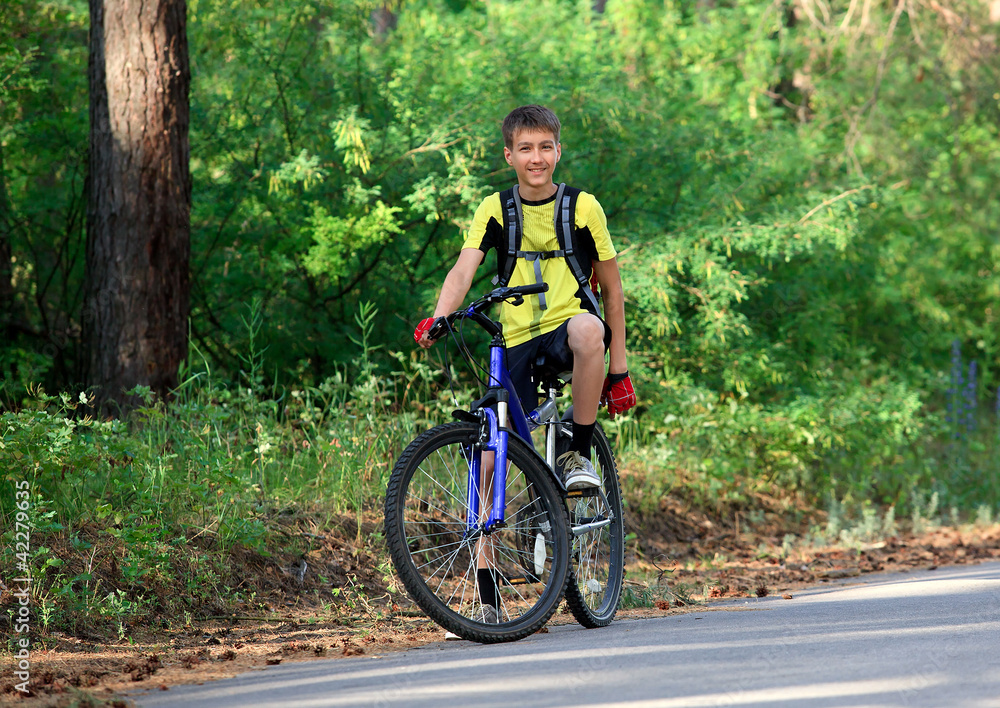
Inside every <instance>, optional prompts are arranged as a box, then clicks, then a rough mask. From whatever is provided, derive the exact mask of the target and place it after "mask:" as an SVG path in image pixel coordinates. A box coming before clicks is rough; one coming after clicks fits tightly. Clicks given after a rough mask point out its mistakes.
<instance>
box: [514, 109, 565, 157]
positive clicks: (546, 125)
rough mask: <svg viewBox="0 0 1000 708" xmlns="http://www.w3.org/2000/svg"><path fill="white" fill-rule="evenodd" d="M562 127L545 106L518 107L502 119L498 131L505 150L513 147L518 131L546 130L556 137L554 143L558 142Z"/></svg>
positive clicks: (554, 115)
mask: <svg viewBox="0 0 1000 708" xmlns="http://www.w3.org/2000/svg"><path fill="white" fill-rule="evenodd" d="M561 128H562V125H560V123H559V118H557V117H556V114H555V113H553V112H552V111H550V110H549V109H548V108H546V107H545V106H536V105H530V106H520V107H518V108H515V109H514V110H512V111H511V112H510V113H508V114H507V117H506V118H504V119H503V125H502V126H501V128H500V130H501V132H502V133H503V144H504V145H506V146H507V148H513V147H514V134H515V133H517V132H518V131H519V130H528V131H532V130H547V131H549V132H550V133H552V134H553V135H555V136H556V142H557V143H558V142H559V130H560V129H561Z"/></svg>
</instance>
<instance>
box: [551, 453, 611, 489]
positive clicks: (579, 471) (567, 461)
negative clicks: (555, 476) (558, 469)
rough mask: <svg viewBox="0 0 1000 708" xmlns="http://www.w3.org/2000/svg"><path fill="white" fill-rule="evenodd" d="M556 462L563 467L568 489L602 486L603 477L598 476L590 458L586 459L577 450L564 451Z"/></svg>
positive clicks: (564, 480) (564, 479)
mask: <svg viewBox="0 0 1000 708" xmlns="http://www.w3.org/2000/svg"><path fill="white" fill-rule="evenodd" d="M556 463H557V464H560V465H562V467H563V482H564V483H565V484H566V489H567V490H569V491H572V490H574V489H590V488H592V487H600V486H601V478H600V477H598V476H597V472H595V471H594V466H593V465H592V464H591V463H590V460H587V459H584V457H583V455H581V454H580V453H579V452H577V451H576V450H570V451H569V452H564V453H563V454H562V455H560V456H559V457H558V458H557V459H556Z"/></svg>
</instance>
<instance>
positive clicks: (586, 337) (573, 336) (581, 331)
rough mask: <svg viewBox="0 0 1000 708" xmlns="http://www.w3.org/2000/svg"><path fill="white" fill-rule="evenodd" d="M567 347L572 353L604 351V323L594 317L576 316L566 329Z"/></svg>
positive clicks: (587, 315) (588, 315)
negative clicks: (567, 336) (592, 350)
mask: <svg viewBox="0 0 1000 708" xmlns="http://www.w3.org/2000/svg"><path fill="white" fill-rule="evenodd" d="M567 334H568V335H569V346H570V349H572V350H573V351H574V352H578V351H580V350H591V349H594V350H596V349H600V350H601V351H602V352H603V351H604V323H603V322H601V320H600V319H599V318H597V317H595V316H594V315H590V314H586V315H577V316H576V317H574V318H573V319H571V320H570V322H569V327H568V328H567Z"/></svg>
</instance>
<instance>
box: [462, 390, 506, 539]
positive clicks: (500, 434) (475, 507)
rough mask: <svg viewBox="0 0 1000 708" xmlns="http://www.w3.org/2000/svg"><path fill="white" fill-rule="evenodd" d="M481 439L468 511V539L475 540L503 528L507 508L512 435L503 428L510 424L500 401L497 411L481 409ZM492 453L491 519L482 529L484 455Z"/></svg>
mask: <svg viewBox="0 0 1000 708" xmlns="http://www.w3.org/2000/svg"><path fill="white" fill-rule="evenodd" d="M479 412H480V413H481V414H482V415H483V418H482V419H481V421H480V435H479V440H478V441H477V442H476V444H475V446H474V448H473V450H472V460H471V462H470V464H469V479H468V485H467V488H468V499H467V502H468V509H469V515H468V517H467V519H466V536H467V537H469V536H472V535H474V534H476V533H477V530H478V529H481V530H482V533H490V532H492V531H494V530H496V529H498V528H501V527H503V525H504V518H505V517H504V508H505V507H506V505H507V446H508V442H509V434H508V432H507V430H506V427H505V426H504V425H503V423H504V422H506V420H507V402H506V401H497V407H496V410H495V411H494V410H493V409H492V408H480V409H479ZM488 451H489V452H492V453H493V506H492V508H491V509H490V515H489V518H487V519H486V521H485V522H484V523H483V524H482V525H481V526H480V524H479V517H480V514H481V511H482V497H481V494H482V493H481V491H480V490H481V488H482V485H481V481H482V478H483V454H484V453H485V452H488Z"/></svg>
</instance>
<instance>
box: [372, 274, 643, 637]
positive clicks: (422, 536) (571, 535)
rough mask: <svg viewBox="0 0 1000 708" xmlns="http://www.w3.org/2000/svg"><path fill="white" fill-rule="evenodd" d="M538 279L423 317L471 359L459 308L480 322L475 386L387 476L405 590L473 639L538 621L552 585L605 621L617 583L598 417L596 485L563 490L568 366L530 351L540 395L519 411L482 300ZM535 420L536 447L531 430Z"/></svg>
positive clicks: (612, 491) (614, 486)
mask: <svg viewBox="0 0 1000 708" xmlns="http://www.w3.org/2000/svg"><path fill="white" fill-rule="evenodd" d="M546 289H547V286H546V285H545V284H544V283H541V284H530V285H523V286H519V287H501V288H496V289H495V290H492V291H491V292H489V293H487V294H486V295H484V296H483V297H481V298H479V299H478V300H476V301H475V302H473V303H472V304H471V305H470V306H468V307H467V308H465V309H462V310H457V311H456V312H453V313H451V314H450V315H447V316H446V317H443V318H440V319H439V320H438V322H436V323H435V325H434V327H432V328H431V330H430V331H429V333H428V336H430V337H432V338H435V339H437V338H440V337H441V336H442V335H444V334H446V333H448V332H451V333H453V334H454V335H456V336H455V341H456V342H457V343H458V346H459V351H460V353H461V354H462V356H463V357H464V358H465V359H466V361H468V362H470V363H472V362H473V358H472V355H471V353H470V351H469V346H468V345H467V343H466V342H465V337H464V335H463V334H462V325H463V324H464V322H466V321H472V322H473V323H474V324H476V325H478V326H479V327H481V328H482V329H483V330H485V331H486V333H487V334H488V335H490V338H491V339H490V344H489V367H488V369H487V370H485V371H486V373H487V376H488V378H487V381H486V382H485V383H486V384H487V389H486V394H485V395H484V396H483V397H482V398H480V399H479V400H477V401H475V402H473V403H472V404H471V406H470V407H469V408H468V409H467V410H465V409H462V410H456V411H453V413H452V415H453V417H454V418H456V421H455V422H452V423H446V424H444V425H439V426H437V427H435V428H432V429H431V430H428V431H426V432H424V433H422V434H421V435H419V436H417V437H416V438H415V439H414V440H413V441H412V442H411V443H410V444H409V445H408V446H407V447H406V448H405V449H404V451H403V453H402V455H400V457H399V460H398V461H397V462H396V465H395V466H394V468H393V471H392V474H391V476H390V478H389V483H388V487H387V489H386V498H385V509H384V511H385V538H386V542H387V544H388V547H389V552H390V555H391V557H392V561H393V564H394V566H395V568H396V572H397V574H398V575H399V578H400V580H401V581H402V583H403V585H404V587H405V588H406V590H407V592H408V593H409V595H410V597H411V598H412V599H413V601H414V602H415V603H416V604H417V605H418V606H419V607H420V608H421V609H422V610H423V611H424V612H425V613H426V614H427V615H428V616H429V617H430V618H431V619H433V620H434V621H435V622H437V623H438V624H439V625H441V626H442V627H444V628H445V629H447V630H449V631H451V632H453V633H455V634H457V635H458V636H460V637H462V638H463V639H469V640H472V641H476V642H481V643H492V642H503V641H513V640H517V639H521V638H523V637H526V636H528V635H529V634H532V633H534V632H536V631H537V630H538V629H540V628H541V627H542V626H543V625H544V624H545V623H546V622H547V621H548V620H549V618H550V617H551V616H552V614H553V613H554V612H555V610H556V608H557V606H558V604H559V601H560V599H562V598H563V597H565V598H566V602H567V604H568V606H569V608H570V610H571V612H572V614H573V616H574V617H575V619H576V620H577V622H579V623H580V624H581V625H583V626H585V627H588V628H593V627H603V626H607V625H608V624H610V623H611V621H612V620H613V619H614V616H615V613H616V612H617V609H618V602H619V600H620V597H621V590H622V583H623V580H624V545H625V539H624V523H623V514H622V503H621V489H620V486H619V480H618V469H617V467H616V464H615V459H614V453H613V451H612V449H611V445H610V443H609V442H608V439H607V436H606V435H605V434H604V431H603V430H602V429H601V427H600V425H599V424H598V425H597V427H596V429H595V432H594V452H595V454H594V458H595V460H594V462H595V464H594V467H595V469H596V470H597V473H598V475H599V476H600V477H601V479H602V485H601V487H597V488H594V489H587V490H574V491H571V492H567V490H566V489H565V486H564V485H563V482H562V475H561V474H559V469H558V468H559V465H558V462H557V461H558V460H559V458H560V456H561V455H562V454H563V453H564V452H566V451H567V450H568V448H569V443H570V440H571V437H572V407H570V408H569V409H568V410H567V411H566V412H565V413H564V414H563V415H562V416H561V417H560V416H559V413H558V407H557V404H556V399H557V398H558V397H559V395H560V392H561V391H562V389H563V387H564V386H565V385H566V384H567V383H568V382H569V380H570V375H569V374H566V373H565V372H559V371H553V370H552V369H551V367H546V366H545V365H544V362H538V363H539V365H540V366H539V369H538V371H539V372H540V382H541V383H542V384H543V386H542V389H543V391H545V392H547V394H548V395H547V397H546V398H545V400H544V401H543V402H542V403H541V405H539V406H538V407H537V408H536V409H535V410H533V411H531V412H529V413H527V414H526V413H525V412H524V410H523V409H522V407H521V403H520V401H519V400H518V398H517V396H516V394H515V393H514V387H513V385H512V383H511V380H510V375H509V374H508V372H507V367H506V363H505V356H504V354H505V351H506V350H505V345H504V340H503V335H502V331H501V327H500V325H499V323H497V322H495V321H494V320H492V319H491V318H490V317H489V316H488V315H486V314H485V310H487V309H488V308H489V307H490V306H491V305H493V304H494V303H500V302H510V303H511V304H512V305H515V306H516V305H520V304H521V303H523V301H524V296H525V295H531V294H536V293H540V292H544V291H545V290H546ZM456 323H457V325H458V326H457V328H456ZM480 368H482V367H481V365H480ZM505 421H506V422H507V424H505ZM541 426H544V427H545V435H544V441H545V442H544V449H545V454H544V457H543V456H542V455H541V454H540V453H539V452H538V451H536V450H535V447H534V443H533V442H532V435H531V431H532V430H534V429H537V428H539V427H541ZM484 572H485V573H487V574H488V576H487V578H488V579H484V577H483V575H482V573H484ZM484 595H487V597H485V598H484ZM484 600H490V602H485V601H484ZM493 603H495V604H493ZM494 607H495V609H496V611H497V616H495V617H494V616H493V614H492V609H491V608H494Z"/></svg>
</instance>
